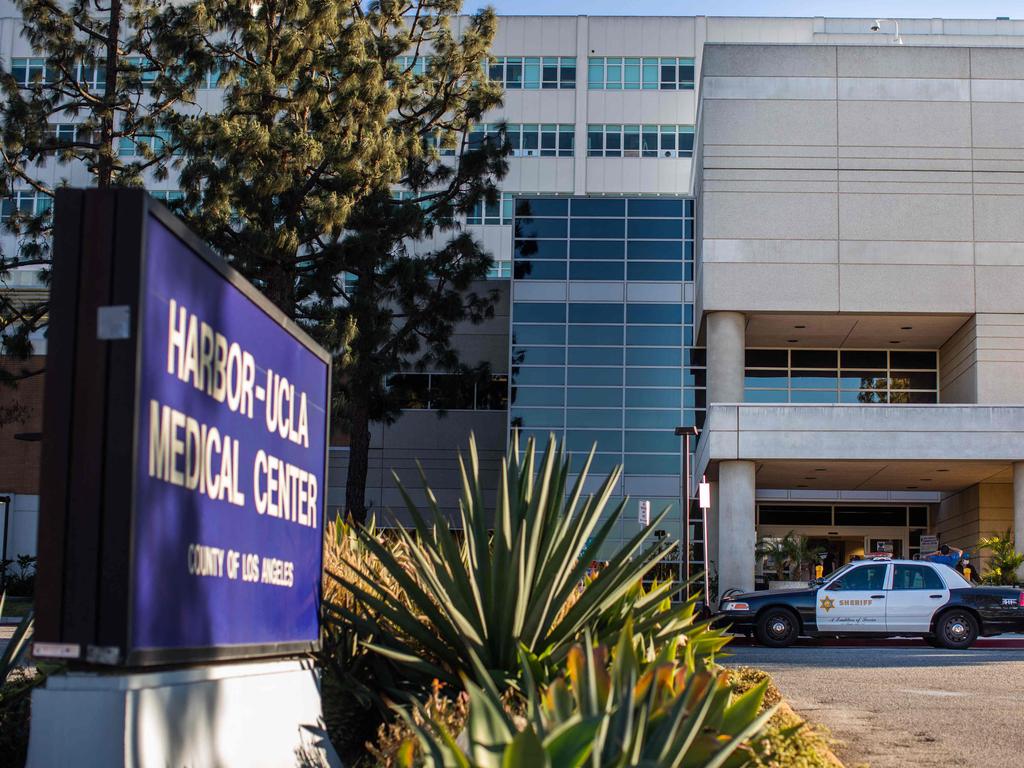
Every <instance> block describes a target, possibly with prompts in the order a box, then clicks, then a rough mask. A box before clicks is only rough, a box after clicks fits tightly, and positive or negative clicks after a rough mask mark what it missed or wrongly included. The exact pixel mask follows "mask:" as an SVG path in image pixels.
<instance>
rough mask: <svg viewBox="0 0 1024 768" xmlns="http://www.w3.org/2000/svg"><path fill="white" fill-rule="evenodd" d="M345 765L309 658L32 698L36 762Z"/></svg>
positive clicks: (149, 676)
mask: <svg viewBox="0 0 1024 768" xmlns="http://www.w3.org/2000/svg"><path fill="white" fill-rule="evenodd" d="M85 763H88V764H89V765H102V766H108V767H109V768H116V767H117V766H154V768H155V767H156V766H160V768H166V767H167V766H241V765H244V766H251V767H253V768H255V767H256V766H275V767H276V766H282V765H289V766H317V767H318V768H319V767H320V766H330V767H331V768H333V767H334V766H341V761H340V760H339V759H338V757H337V755H336V753H335V752H334V749H333V747H332V746H331V744H330V742H329V741H328V739H327V735H326V733H325V731H324V729H323V720H322V716H321V708H320V690H319V678H318V675H317V672H316V670H315V669H314V667H313V665H312V663H311V662H309V661H301V660H286V661H280V660H274V661H256V662H242V663H233V664H217V665H207V666H202V667H191V668H188V669H177V670H171V671H152V672H137V673H132V672H119V673H116V674H103V673H95V672H72V673H69V674H66V675H57V676H54V677H52V678H50V679H49V680H48V681H47V683H46V685H45V687H43V688H40V689H37V690H36V691H34V692H33V694H32V733H31V737H30V741H29V751H28V766H30V768H43V766H54V765H81V764H85Z"/></svg>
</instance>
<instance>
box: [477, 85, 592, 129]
mask: <svg viewBox="0 0 1024 768" xmlns="http://www.w3.org/2000/svg"><path fill="white" fill-rule="evenodd" d="M508 115H516V116H517V117H516V119H515V120H514V121H513V120H512V118H509V117H508ZM500 120H509V122H517V123H574V122H576V94H575V92H573V91H570V90H564V91H563V90H547V91H545V90H513V91H505V103H504V104H503V105H502V106H501V107H500V108H499V109H497V110H493V111H492V112H488V113H487V115H486V118H485V120H484V122H487V121H493V122H498V121H500Z"/></svg>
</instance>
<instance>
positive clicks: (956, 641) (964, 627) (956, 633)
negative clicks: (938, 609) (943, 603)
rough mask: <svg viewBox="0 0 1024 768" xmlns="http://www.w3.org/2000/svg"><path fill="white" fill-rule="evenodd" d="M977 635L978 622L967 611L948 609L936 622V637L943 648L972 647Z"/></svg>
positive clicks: (959, 648)
mask: <svg viewBox="0 0 1024 768" xmlns="http://www.w3.org/2000/svg"><path fill="white" fill-rule="evenodd" d="M977 637H978V622H977V621H975V619H974V616H972V615H971V614H970V613H968V612H967V611H962V610H957V609H954V610H951V611H946V612H945V613H944V614H942V615H941V616H939V619H938V621H936V622H935V639H936V640H938V641H939V644H940V645H941V646H942V647H943V648H953V649H956V650H963V649H964V648H970V647H971V643H973V642H974V641H975V639H977Z"/></svg>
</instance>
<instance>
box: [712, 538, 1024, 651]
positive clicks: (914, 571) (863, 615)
mask: <svg viewBox="0 0 1024 768" xmlns="http://www.w3.org/2000/svg"><path fill="white" fill-rule="evenodd" d="M716 618H717V620H718V622H720V623H723V624H726V625H728V626H730V627H731V630H732V631H733V632H738V633H742V634H746V635H750V634H753V635H754V636H755V637H756V638H757V640H758V641H759V642H761V643H762V644H763V645H767V646H771V647H774V648H783V647H785V646H787V645H792V644H793V643H794V642H795V641H796V639H797V638H798V637H799V636H801V635H804V636H809V637H824V636H828V637H833V636H840V635H845V636H857V637H892V636H895V635H899V636H904V637H905V636H915V637H922V638H924V639H925V640H927V641H928V642H929V643H931V644H932V645H935V646H941V647H945V648H968V647H969V646H970V645H971V643H973V642H974V640H975V639H976V638H977V637H978V636H979V635H983V636H990V635H998V634H1001V633H1003V632H1021V631H1024V592H1022V591H1021V590H1019V589H1016V588H1011V587H976V586H974V585H973V584H971V583H970V582H969V581H967V580H966V579H964V577H963V576H961V575H960V574H959V573H957V572H956V571H955V570H953V569H952V568H950V567H949V566H948V565H939V564H937V563H930V562H927V561H918V560H891V559H889V558H881V557H877V558H872V559H870V560H861V561H857V562H853V563H849V564H848V565H844V566H843V567H842V568H839V569H838V570H836V571H834V572H833V573H830V574H829V575H828V576H826V577H825V578H823V579H817V580H815V581H812V582H810V584H809V588H808V589H800V590H783V591H768V592H748V593H745V594H730V593H726V594H725V595H724V596H723V598H722V601H721V603H720V604H719V609H718V613H717V614H716Z"/></svg>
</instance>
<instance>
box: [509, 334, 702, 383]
mask: <svg viewBox="0 0 1024 768" xmlns="http://www.w3.org/2000/svg"><path fill="white" fill-rule="evenodd" d="M698 351H700V352H703V350H691V349H687V350H682V349H679V348H678V347H626V348H623V347H621V346H615V347H607V346H593V347H570V348H569V349H566V348H565V347H561V348H560V347H555V346H532V345H522V344H518V345H515V346H513V347H512V365H513V366H526V365H538V366H539V365H567V364H568V365H627V366H640V367H645V368H654V367H662V368H676V369H678V368H680V367H681V366H685V369H684V370H683V384H684V385H685V386H704V369H703V368H700V367H694V366H697V365H701V366H702V365H703V360H702V359H700V360H698V361H697V362H694V361H695V360H697V355H696V354H694V353H695V352H698Z"/></svg>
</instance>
